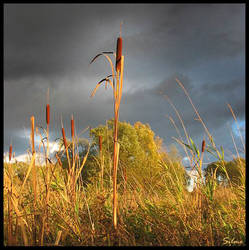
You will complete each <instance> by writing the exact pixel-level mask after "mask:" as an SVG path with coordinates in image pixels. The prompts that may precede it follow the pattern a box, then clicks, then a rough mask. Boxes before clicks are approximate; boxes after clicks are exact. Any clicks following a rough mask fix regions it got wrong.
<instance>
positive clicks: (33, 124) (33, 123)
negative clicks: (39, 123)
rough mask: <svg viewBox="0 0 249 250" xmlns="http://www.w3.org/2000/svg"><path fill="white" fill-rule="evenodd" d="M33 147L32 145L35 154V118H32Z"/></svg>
mask: <svg viewBox="0 0 249 250" xmlns="http://www.w3.org/2000/svg"><path fill="white" fill-rule="evenodd" d="M30 122H31V143H32V144H31V145H32V154H33V153H34V152H35V117H34V116H31V118H30Z"/></svg>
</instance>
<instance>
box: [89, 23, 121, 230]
mask: <svg viewBox="0 0 249 250" xmlns="http://www.w3.org/2000/svg"><path fill="white" fill-rule="evenodd" d="M101 54H103V55H104V56H105V57H106V58H107V60H108V61H109V63H110V65H111V70H112V78H113V81H112V83H111V82H110V81H109V82H110V84H111V86H112V88H113V96H114V129H113V147H114V148H113V226H114V230H115V231H116V229H117V167H118V155H119V144H118V117H119V106H120V102H121V97H122V87H123V71H124V70H123V67H124V56H123V55H122V37H121V25H120V36H119V37H118V39H117V47H116V65H115V66H116V67H115V69H116V74H115V73H114V67H113V63H112V61H111V59H110V58H109V57H108V56H107V55H106V54H105V53H101ZM101 54H99V55H101ZM99 55H97V56H96V57H95V58H94V59H93V60H92V61H91V63H92V62H93V61H94V60H95V59H96V58H97V57H98V56H99ZM114 81H115V82H114ZM101 82H102V81H100V83H101ZM98 86H99V83H98V84H97V86H96V87H98ZM95 90H96V88H95ZM95 90H94V91H95ZM91 96H93V95H91Z"/></svg>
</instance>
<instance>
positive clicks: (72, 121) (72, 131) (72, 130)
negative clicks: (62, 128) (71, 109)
mask: <svg viewBox="0 0 249 250" xmlns="http://www.w3.org/2000/svg"><path fill="white" fill-rule="evenodd" d="M71 135H72V138H74V119H73V115H72V119H71Z"/></svg>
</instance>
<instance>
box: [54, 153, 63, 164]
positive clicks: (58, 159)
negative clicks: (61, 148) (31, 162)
mask: <svg viewBox="0 0 249 250" xmlns="http://www.w3.org/2000/svg"><path fill="white" fill-rule="evenodd" d="M55 157H56V159H57V161H58V163H59V165H60V166H62V162H61V159H60V157H59V155H58V154H56V155H55Z"/></svg>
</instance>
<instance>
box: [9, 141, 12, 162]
mask: <svg viewBox="0 0 249 250" xmlns="http://www.w3.org/2000/svg"><path fill="white" fill-rule="evenodd" d="M11 156H12V145H11V144H10V148H9V161H11Z"/></svg>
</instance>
